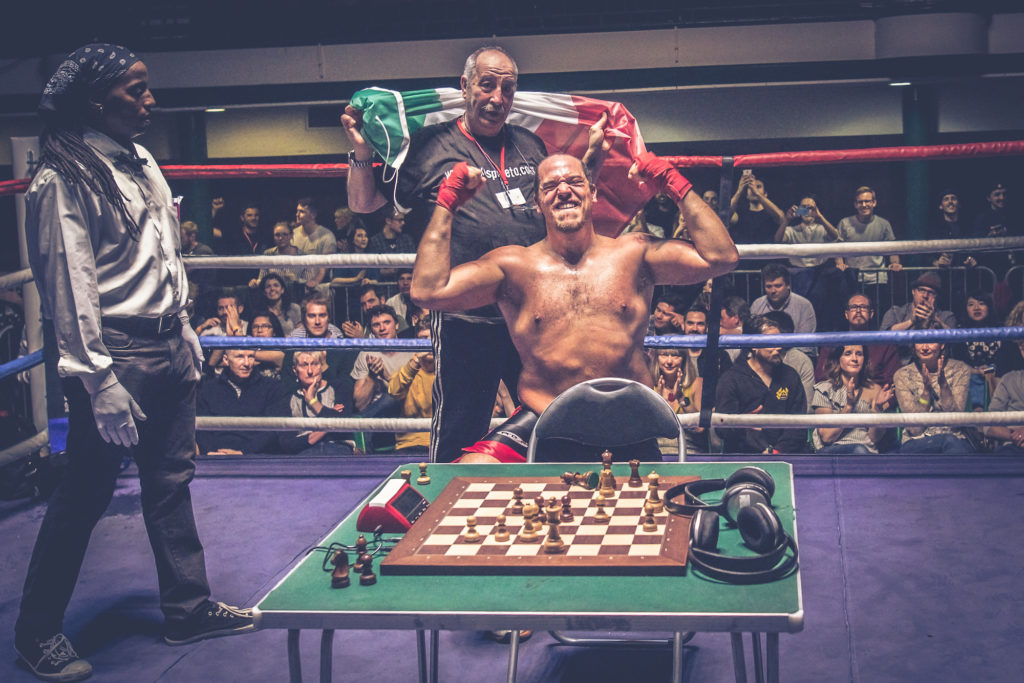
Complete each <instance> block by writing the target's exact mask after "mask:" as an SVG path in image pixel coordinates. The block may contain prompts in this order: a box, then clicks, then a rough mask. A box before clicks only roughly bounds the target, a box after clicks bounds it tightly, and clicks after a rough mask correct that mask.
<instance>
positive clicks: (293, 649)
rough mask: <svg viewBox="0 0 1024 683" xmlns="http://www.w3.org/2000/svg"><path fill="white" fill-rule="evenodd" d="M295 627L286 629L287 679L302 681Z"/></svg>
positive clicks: (298, 631) (297, 682)
mask: <svg viewBox="0 0 1024 683" xmlns="http://www.w3.org/2000/svg"><path fill="white" fill-rule="evenodd" d="M300 633H302V631H300V630H299V629H297V628H292V629H288V680H290V681H291V683H302V658H301V656H300V655H299V634H300Z"/></svg>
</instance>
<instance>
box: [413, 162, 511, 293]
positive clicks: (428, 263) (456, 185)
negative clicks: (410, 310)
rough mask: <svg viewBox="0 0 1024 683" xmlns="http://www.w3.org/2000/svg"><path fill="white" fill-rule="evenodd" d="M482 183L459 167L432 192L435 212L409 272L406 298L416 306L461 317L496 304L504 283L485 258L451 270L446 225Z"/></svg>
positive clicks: (472, 170) (449, 232)
mask: <svg viewBox="0 0 1024 683" xmlns="http://www.w3.org/2000/svg"><path fill="white" fill-rule="evenodd" d="M483 182H484V179H483V175H482V174H481V172H480V169H479V168H472V167H470V166H469V165H468V164H467V163H466V162H465V161H462V162H459V163H458V164H456V165H455V168H453V169H452V172H451V173H450V174H449V175H448V177H447V178H445V179H444V181H442V183H441V187H440V188H438V191H437V206H436V207H435V208H434V215H433V216H432V217H431V218H430V223H429V224H428V225H427V229H426V231H425V232H424V233H423V239H421V240H420V246H419V249H417V250H416V265H415V266H414V267H413V271H412V287H411V288H410V290H409V295H410V296H411V297H412V300H413V301H414V302H416V304H418V305H419V306H422V307H423V308H426V309H427V310H431V311H465V310H469V309H472V308H478V307H480V306H486V305H487V304H493V303H494V302H495V301H496V300H497V295H498V287H499V286H500V285H501V283H502V281H503V280H504V278H505V274H504V272H503V271H502V269H501V267H500V266H498V264H497V263H496V262H495V261H494V259H492V258H489V257H490V254H485V255H484V256H482V257H481V258H479V259H477V260H475V261H470V262H469V263H463V264H462V265H460V266H457V267H456V268H454V269H453V268H452V267H451V239H452V222H453V220H454V218H455V213H456V212H457V211H458V210H459V207H460V206H462V205H463V204H465V203H466V202H467V201H468V200H469V199H470V198H471V197H472V196H473V195H474V194H475V193H476V191H477V188H479V187H480V186H481V185H482V184H483Z"/></svg>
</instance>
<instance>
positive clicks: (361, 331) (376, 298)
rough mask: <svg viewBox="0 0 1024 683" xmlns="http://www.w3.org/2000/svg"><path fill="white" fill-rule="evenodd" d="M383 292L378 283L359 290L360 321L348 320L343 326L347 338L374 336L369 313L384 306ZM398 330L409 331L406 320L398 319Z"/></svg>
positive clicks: (365, 285)
mask: <svg viewBox="0 0 1024 683" xmlns="http://www.w3.org/2000/svg"><path fill="white" fill-rule="evenodd" d="M382 291H383V290H382V289H381V286H380V285H379V284H376V283H367V284H364V285H363V286H362V287H360V288H359V319H358V320H346V321H345V322H343V323H342V324H341V331H342V333H343V334H344V335H345V336H346V337H348V338H349V339H358V338H359V337H372V336H374V334H373V330H372V329H371V328H370V319H369V312H370V311H372V310H373V309H375V308H377V307H378V306H382V305H384V299H383V298H381V292H382ZM413 305H415V304H413ZM398 329H399V331H402V330H406V329H408V325H407V324H406V321H405V319H404V318H401V317H399V318H398Z"/></svg>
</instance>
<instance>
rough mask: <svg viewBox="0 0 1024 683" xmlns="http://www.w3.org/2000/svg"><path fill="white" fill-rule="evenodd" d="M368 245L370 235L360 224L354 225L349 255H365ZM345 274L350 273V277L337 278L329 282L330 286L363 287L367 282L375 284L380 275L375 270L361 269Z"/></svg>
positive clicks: (348, 271) (347, 271)
mask: <svg viewBox="0 0 1024 683" xmlns="http://www.w3.org/2000/svg"><path fill="white" fill-rule="evenodd" d="M369 244H370V234H369V233H368V232H367V231H366V228H365V227H363V226H362V225H361V224H359V225H356V226H355V227H354V228H353V230H352V239H351V244H350V245H349V249H348V252H347V253H349V254H367V253H370V252H369V251H368V249H367V248H368V247H369ZM344 272H346V273H352V274H351V275H344V276H338V277H335V278H333V279H332V280H331V285H332V286H334V287H350V286H352V285H365V284H367V283H369V282H376V281H377V279H378V278H379V277H380V273H379V272H378V271H377V269H376V268H361V269H360V270H356V271H353V270H351V269H349V270H346V271H344Z"/></svg>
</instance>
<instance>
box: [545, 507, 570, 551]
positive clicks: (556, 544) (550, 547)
mask: <svg viewBox="0 0 1024 683" xmlns="http://www.w3.org/2000/svg"><path fill="white" fill-rule="evenodd" d="M561 508H562V506H561V504H560V503H558V502H557V501H555V500H554V499H552V502H551V503H550V504H549V505H548V506H547V508H546V509H545V512H546V513H547V518H548V537H547V538H545V539H544V552H545V553H548V554H551V555H554V554H556V553H560V552H562V551H563V550H565V541H563V540H562V536H561V535H560V534H559V533H558V518H559V516H560V515H561V512H562V510H561Z"/></svg>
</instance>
